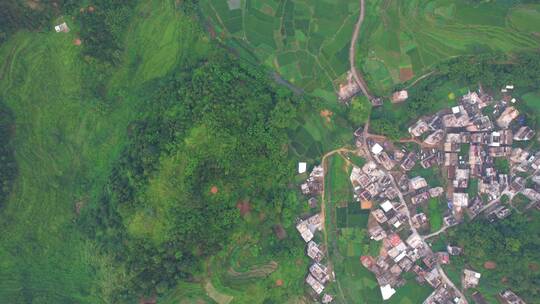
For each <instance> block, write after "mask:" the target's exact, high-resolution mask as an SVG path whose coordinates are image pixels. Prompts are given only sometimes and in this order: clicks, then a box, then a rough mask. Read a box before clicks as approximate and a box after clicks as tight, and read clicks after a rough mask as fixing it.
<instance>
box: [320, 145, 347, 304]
mask: <svg viewBox="0 0 540 304" xmlns="http://www.w3.org/2000/svg"><path fill="white" fill-rule="evenodd" d="M343 152H347V153H354V152H356V150H351V149H349V148H345V147H342V148H339V149H336V150H333V151H330V152H328V153H326V154H325V155H323V157H322V160H321V166H322V167H323V169H324V175H323V181H322V185H323V188H322V192H321V220H322V223H323V235H324V247H325V248H326V252H327V255H328V260H329V261H330V262H329V265H328V266H329V267H330V268H331V269H332V268H333V266H332V261H333V260H334V259H333V257H332V256H331V255H330V252H332V251H331V250H330V246H329V245H328V230H327V229H326V219H327V213H326V201H327V200H329V199H330V198H328V197H327V195H326V183H327V181H328V180H327V178H326V176H327V173H328V162H327V161H326V160H327V159H328V157H330V156H333V155H334V154H338V155H340V156H341V157H343V155H342V154H341V153H343ZM345 159H346V158H345ZM328 196H330V195H328ZM335 241H336V240H334V242H333V248H334V250H336V251H337V243H336V242H335ZM335 283H336V285H337V287H338V290H339V296H340V297H341V298H342V300H343V301H344V302H343V303H346V301H345V294H344V293H343V289H342V288H341V284H340V283H339V280H336V282H335Z"/></svg>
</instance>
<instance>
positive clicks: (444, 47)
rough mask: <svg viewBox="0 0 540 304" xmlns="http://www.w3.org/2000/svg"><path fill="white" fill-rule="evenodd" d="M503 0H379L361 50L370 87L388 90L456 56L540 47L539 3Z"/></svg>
mask: <svg viewBox="0 0 540 304" xmlns="http://www.w3.org/2000/svg"><path fill="white" fill-rule="evenodd" d="M503 2H504V1H498V2H493V1H492V2H489V3H487V2H484V3H482V4H477V5H471V4H470V3H468V2H467V1H465V0H458V1H455V0H411V1H393V0H386V1H380V2H379V5H378V6H377V7H372V9H371V11H370V10H368V13H369V14H370V16H369V18H370V19H369V21H370V22H368V29H367V31H366V32H365V33H364V34H363V36H361V38H362V40H361V42H360V43H361V48H360V51H359V52H360V53H359V54H358V56H359V57H360V59H361V60H363V63H362V68H363V70H364V72H365V73H366V74H367V75H368V79H369V80H370V81H369V85H370V86H372V87H371V89H372V90H374V91H376V92H379V93H381V92H386V91H387V90H388V89H389V88H391V87H392V86H393V85H394V84H397V83H400V82H403V81H407V80H409V79H412V78H415V77H417V76H420V75H422V74H424V73H426V72H428V71H429V69H430V67H432V66H433V65H434V64H436V63H437V62H440V61H441V60H445V59H448V58H451V57H454V56H459V55H466V54H480V53H488V52H512V51H516V50H523V49H532V48H536V47H537V46H538V44H539V43H540V36H538V32H539V31H540V30H539V29H540V26H538V25H536V24H537V23H538V20H540V9H539V8H540V6H539V5H538V4H531V5H519V6H515V5H514V6H513V5H511V4H504V3H503ZM508 3H509V2H508Z"/></svg>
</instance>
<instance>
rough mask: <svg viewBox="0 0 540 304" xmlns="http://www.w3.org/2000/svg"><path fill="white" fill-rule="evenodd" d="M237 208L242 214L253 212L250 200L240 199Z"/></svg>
mask: <svg viewBox="0 0 540 304" xmlns="http://www.w3.org/2000/svg"><path fill="white" fill-rule="evenodd" d="M236 208H238V210H239V211H240V215H241V216H245V215H246V214H248V213H249V212H251V204H250V203H249V201H248V200H243V201H238V202H237V203H236Z"/></svg>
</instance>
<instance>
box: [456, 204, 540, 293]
mask: <svg viewBox="0 0 540 304" xmlns="http://www.w3.org/2000/svg"><path fill="white" fill-rule="evenodd" d="M533 212H534V213H533V214H532V215H530V216H527V215H520V214H514V215H512V216H511V217H509V218H508V219H505V220H502V221H497V222H494V223H488V222H486V221H485V220H477V221H474V222H471V223H468V224H466V225H462V226H460V227H459V228H458V229H457V230H455V231H452V232H451V233H450V238H451V240H452V241H453V242H455V243H457V244H458V245H460V246H463V248H464V254H465V257H466V263H468V264H470V265H472V267H474V268H476V269H477V270H480V271H482V269H483V268H484V267H483V265H484V263H485V262H487V261H493V262H495V263H496V265H497V267H496V269H495V270H492V271H490V275H489V276H487V277H486V279H488V280H491V281H492V282H491V283H492V284H495V285H498V284H501V282H506V284H507V286H508V287H510V288H511V289H512V290H514V291H515V292H516V293H518V294H519V295H521V296H523V298H524V299H525V300H526V301H527V300H529V301H531V302H532V301H533V299H538V297H539V296H540V284H539V283H540V271H539V270H540V268H539V267H540V266H539V264H538V263H539V261H540V252H539V251H538V248H540V234H538V229H539V228H540V222H539V219H540V214H538V212H536V211H533ZM493 273H494V274H493ZM503 278H504V279H503ZM501 288H502V286H501Z"/></svg>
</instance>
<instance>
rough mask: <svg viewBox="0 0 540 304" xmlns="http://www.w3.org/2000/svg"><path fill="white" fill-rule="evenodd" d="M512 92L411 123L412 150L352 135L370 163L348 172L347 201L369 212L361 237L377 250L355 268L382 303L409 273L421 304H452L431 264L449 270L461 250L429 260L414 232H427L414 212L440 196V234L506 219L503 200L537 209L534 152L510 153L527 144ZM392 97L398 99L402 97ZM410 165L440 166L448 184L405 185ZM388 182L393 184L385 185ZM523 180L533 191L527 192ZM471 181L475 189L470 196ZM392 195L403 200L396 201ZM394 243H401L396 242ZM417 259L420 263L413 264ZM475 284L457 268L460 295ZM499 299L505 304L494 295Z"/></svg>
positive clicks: (412, 181) (537, 156)
mask: <svg viewBox="0 0 540 304" xmlns="http://www.w3.org/2000/svg"><path fill="white" fill-rule="evenodd" d="M512 90H513V86H511V85H509V86H507V87H505V88H504V89H503V91H502V93H503V97H502V98H501V100H498V101H495V100H494V99H493V98H492V97H491V96H489V95H487V94H484V93H483V92H482V91H481V90H480V91H479V92H469V93H468V94H466V95H465V96H463V97H462V98H461V100H460V102H459V104H458V105H457V106H455V107H452V108H449V109H444V110H442V111H439V112H437V113H436V114H434V115H432V116H428V117H423V118H421V119H419V120H418V121H417V122H415V123H414V124H413V125H412V126H411V127H410V128H409V133H410V134H411V136H412V138H413V139H414V141H415V142H416V143H417V144H418V145H419V146H420V149H418V150H413V151H408V150H407V149H405V148H396V147H394V145H393V144H392V143H390V142H388V141H381V142H376V141H373V140H367V141H366V140H365V139H363V138H361V137H362V132H355V135H356V136H357V141H356V142H357V146H358V147H359V148H362V147H363V145H365V143H367V144H368V147H364V148H368V150H369V151H370V153H371V158H372V159H373V161H370V162H368V163H366V164H365V165H364V166H363V167H362V168H359V167H355V168H353V170H352V173H351V177H350V178H351V183H352V185H353V188H354V199H355V200H356V201H358V202H360V204H361V206H362V208H366V209H370V210H371V215H370V217H369V221H368V231H369V234H370V236H371V238H372V239H373V240H375V241H382V244H383V245H382V249H381V253H380V255H379V256H378V257H376V258H375V257H370V256H363V257H362V263H363V264H364V266H366V267H367V268H368V269H370V270H371V271H372V272H373V273H374V274H375V276H376V278H377V281H378V282H379V285H380V288H381V293H382V296H383V299H387V298H389V297H391V296H392V295H393V294H394V293H395V289H394V288H396V287H400V286H402V285H403V284H404V283H405V282H404V280H403V279H402V277H401V274H402V273H403V272H407V271H412V272H414V273H415V274H416V279H417V281H418V282H420V283H428V284H429V285H431V286H432V287H433V288H435V291H434V292H433V294H432V295H431V296H430V297H429V298H428V299H427V300H426V301H425V303H460V299H459V296H458V295H457V293H456V290H455V289H454V288H451V287H450V286H448V285H447V284H443V281H442V280H441V274H440V273H439V272H440V269H441V268H440V267H438V265H444V264H447V263H449V261H450V259H449V256H450V255H457V254H459V253H460V251H461V249H460V248H458V247H453V246H448V247H447V251H446V252H436V253H433V252H432V251H431V249H430V248H429V247H426V244H427V243H425V242H423V241H422V237H421V236H420V235H419V233H417V231H426V228H429V218H428V216H427V215H426V214H425V213H423V212H417V210H419V209H418V208H417V207H418V206H420V205H422V204H426V203H427V201H428V200H429V199H431V198H437V197H440V196H442V195H443V194H445V196H446V202H447V204H448V211H447V212H446V213H445V216H444V218H443V222H444V227H448V226H453V225H456V224H458V223H460V222H461V221H462V220H463V215H464V214H463V213H464V212H467V213H468V215H469V216H470V218H474V217H475V216H477V215H478V214H479V213H481V212H484V214H485V215H486V216H487V218H488V219H490V220H491V221H494V220H497V219H503V218H505V217H507V216H509V215H510V214H511V212H512V207H510V206H508V205H507V204H504V202H501V197H502V196H503V195H506V196H508V198H509V199H510V200H511V199H512V198H513V197H514V196H515V195H517V194H518V193H521V194H523V195H524V196H526V197H527V198H528V199H529V200H530V203H529V205H528V206H526V209H530V208H532V207H538V202H539V201H540V193H539V192H538V191H537V189H535V188H539V187H538V185H540V175H539V173H540V152H534V151H528V150H527V149H524V148H522V147H512V145H513V144H514V143H516V142H526V141H529V140H532V139H533V138H534V137H535V132H534V130H532V129H531V128H530V127H529V126H527V125H526V119H525V118H524V116H523V115H520V113H519V110H518V109H517V107H516V103H517V102H518V101H517V100H516V99H515V98H512V96H511V94H510V93H511V91H512ZM400 96H402V97H403V98H406V94H401V95H400ZM400 96H394V98H395V99H399V98H400ZM523 146H525V145H523ZM498 158H501V159H503V160H504V161H506V162H507V163H508V167H509V170H510V172H512V174H509V172H498V170H497V168H496V165H495V162H496V159H498ZM416 166H421V167H422V168H424V169H428V168H430V167H433V166H435V167H438V168H439V167H440V168H441V170H442V174H443V175H444V177H445V178H446V179H447V181H448V182H447V185H446V189H443V188H442V187H429V184H428V182H427V181H426V179H425V178H423V177H421V176H414V177H412V178H409V177H408V174H407V172H408V171H411V170H412V169H413V168H414V167H416ZM518 173H519V174H518ZM390 175H392V177H393V178H395V180H397V182H396V183H392V179H391V178H390ZM528 177H531V179H532V181H533V182H534V185H533V186H529V187H527V185H528V183H527V178H528ZM471 179H476V180H477V183H478V184H477V189H476V190H475V191H476V192H475V193H472V194H471V191H470V188H469V187H470V186H471ZM400 194H401V195H402V197H403V200H400V199H399V197H398V196H399V195H400ZM373 206H377V207H376V208H373ZM410 232H412V233H411V234H410V235H408V236H407V234H408V233H410ZM401 236H405V237H406V239H405V240H404V241H403V240H402V238H401ZM420 259H421V260H422V263H418V262H417V261H418V260H420ZM480 277H481V274H480V273H478V272H475V271H473V270H470V269H465V270H464V271H463V274H462V285H463V286H462V287H463V289H467V288H474V287H476V286H477V285H478V283H479V280H480ZM505 292H506V294H510V293H511V291H505ZM516 297H517V296H516ZM473 298H474V299H475V301H476V300H478V301H477V302H478V303H482V300H481V299H483V297H482V295H481V294H479V293H478V292H477V293H475V297H473ZM517 298H519V297H517ZM500 299H501V302H503V303H512V302H510V301H508V300H505V299H504V296H503V295H502V293H501V295H500ZM521 301H522V300H521ZM516 303H519V302H516Z"/></svg>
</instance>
